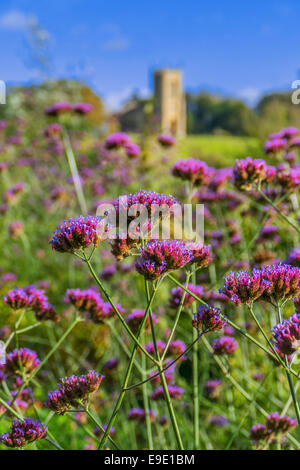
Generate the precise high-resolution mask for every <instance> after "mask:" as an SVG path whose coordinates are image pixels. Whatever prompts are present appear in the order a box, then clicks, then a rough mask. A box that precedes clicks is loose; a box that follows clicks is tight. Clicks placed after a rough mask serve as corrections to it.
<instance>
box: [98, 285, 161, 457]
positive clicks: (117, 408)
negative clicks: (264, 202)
mask: <svg viewBox="0 0 300 470" xmlns="http://www.w3.org/2000/svg"><path fill="white" fill-rule="evenodd" d="M157 289H158V286H157V287H156V288H155V289H153V292H152V294H151V297H150V300H149V303H148V305H147V308H146V311H145V315H144V317H143V320H142V322H141V324H140V327H139V330H138V333H137V338H136V339H137V342H135V343H134V345H133V349H132V352H131V357H130V360H129V364H128V366H127V370H126V374H125V378H124V381H123V385H122V389H121V392H120V394H119V397H118V400H117V402H116V404H115V407H114V409H113V412H112V415H111V417H110V420H109V423H108V425H107V428H106V430H105V433H104V435H103V437H102V439H101V441H100V443H99V447H98V449H99V450H101V449H103V447H104V445H105V442H106V439H107V437H108V434H109V432H110V430H111V428H112V426H113V424H114V422H115V419H116V417H117V415H118V412H119V409H120V407H121V405H122V402H123V399H124V396H125V393H126V388H127V385H128V382H129V378H130V374H131V370H132V366H133V364H134V359H135V356H136V352H137V348H138V344H139V343H138V338H139V337H140V334H141V332H142V331H143V328H144V326H145V323H146V320H147V317H148V314H149V311H150V309H151V305H152V302H153V300H154V297H155V294H156V292H157Z"/></svg>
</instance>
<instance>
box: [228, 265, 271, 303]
mask: <svg viewBox="0 0 300 470" xmlns="http://www.w3.org/2000/svg"><path fill="white" fill-rule="evenodd" d="M224 280H225V282H224V287H223V289H221V290H220V293H223V294H225V295H227V297H228V298H229V299H230V300H231V301H232V302H234V303H235V304H237V305H241V304H250V303H251V302H254V301H255V300H257V299H258V298H259V297H261V296H262V294H263V293H264V292H265V289H266V287H267V286H268V285H269V283H268V282H267V281H266V280H265V279H264V277H263V274H262V271H261V270H259V269H254V270H253V272H252V273H249V272H248V271H238V272H231V273H229V274H228V276H226V277H225V278H224Z"/></svg>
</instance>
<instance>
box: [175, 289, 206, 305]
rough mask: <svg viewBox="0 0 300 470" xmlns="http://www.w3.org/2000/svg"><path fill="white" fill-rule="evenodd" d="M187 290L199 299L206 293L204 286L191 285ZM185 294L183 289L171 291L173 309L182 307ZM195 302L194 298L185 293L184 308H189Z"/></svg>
mask: <svg viewBox="0 0 300 470" xmlns="http://www.w3.org/2000/svg"><path fill="white" fill-rule="evenodd" d="M187 288H188V290H190V291H191V292H192V293H193V294H195V295H196V296H197V297H200V298H201V297H202V296H203V293H204V291H203V287H202V286H195V285H194V284H189V285H188V286H187ZM184 292H185V291H184V289H182V288H181V287H174V289H172V290H171V295H170V298H169V305H170V307H171V308H177V307H178V306H179V305H180V302H181V300H182V297H183V295H184ZM193 302H195V299H194V297H193V296H192V295H191V294H189V293H188V292H185V297H184V301H183V306H184V307H189V306H190V305H192V303H193Z"/></svg>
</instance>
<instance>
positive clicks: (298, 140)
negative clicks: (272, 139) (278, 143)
mask: <svg viewBox="0 0 300 470" xmlns="http://www.w3.org/2000/svg"><path fill="white" fill-rule="evenodd" d="M289 146H290V148H291V149H292V148H298V147H300V137H294V138H293V139H292V140H291V141H290V143H289Z"/></svg>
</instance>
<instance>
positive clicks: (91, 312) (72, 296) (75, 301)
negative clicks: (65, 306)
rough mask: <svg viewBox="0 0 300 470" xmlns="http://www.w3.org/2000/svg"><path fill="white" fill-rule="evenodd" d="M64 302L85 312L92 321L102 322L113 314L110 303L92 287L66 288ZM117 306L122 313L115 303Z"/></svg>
mask: <svg viewBox="0 0 300 470" xmlns="http://www.w3.org/2000/svg"><path fill="white" fill-rule="evenodd" d="M65 302H67V303H70V304H72V305H73V306H74V307H75V308H76V309H77V310H79V311H80V312H84V313H86V314H87V316H88V318H89V319H90V320H92V321H93V322H94V323H103V322H104V321H105V320H107V319H108V318H110V317H112V315H113V309H112V307H111V305H110V303H109V302H104V300H103V299H102V298H101V296H100V294H99V293H98V292H96V291H95V290H94V289H86V290H80V289H68V290H67V292H66V295H65ZM117 308H118V310H119V311H120V312H121V313H124V310H123V308H122V307H121V306H120V305H118V304H117Z"/></svg>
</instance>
